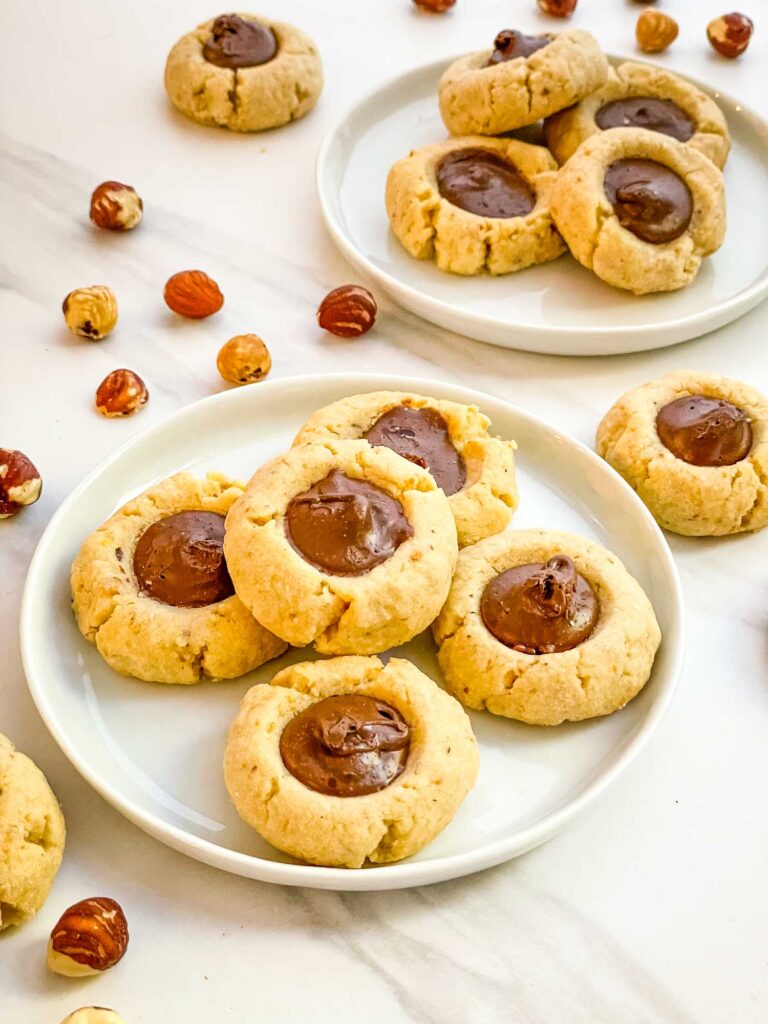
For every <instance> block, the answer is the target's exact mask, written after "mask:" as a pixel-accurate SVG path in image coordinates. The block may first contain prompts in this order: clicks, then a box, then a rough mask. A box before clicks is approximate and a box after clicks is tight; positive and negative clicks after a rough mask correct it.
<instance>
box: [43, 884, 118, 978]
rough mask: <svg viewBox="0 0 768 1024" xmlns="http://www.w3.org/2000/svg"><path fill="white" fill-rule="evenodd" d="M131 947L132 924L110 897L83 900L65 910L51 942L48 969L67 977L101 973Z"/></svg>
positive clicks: (116, 961) (112, 965)
mask: <svg viewBox="0 0 768 1024" xmlns="http://www.w3.org/2000/svg"><path fill="white" fill-rule="evenodd" d="M127 948H128V922H127V921H126V919H125V914H124V913H123V909H122V907H121V906H120V904H119V903H118V902H117V901H116V900H113V899H110V898H109V897H108V896H94V897H92V898H91V899H87V900H80V902H79V903H75V904H73V905H72V906H71V907H69V909H68V910H65V911H64V913H63V914H62V915H61V917H60V918H59V920H58V921H57V922H56V924H55V926H54V928H53V931H52V932H51V937H50V939H49V940H48V967H49V968H50V969H51V970H52V971H54V972H55V973H56V974H63V975H64V976H65V977H67V978H83V977H86V976H88V975H92V974H101V973H103V972H104V971H108V970H109V968H110V967H114V966H115V964H116V963H118V961H120V960H122V958H123V957H124V956H125V951H126V949H127Z"/></svg>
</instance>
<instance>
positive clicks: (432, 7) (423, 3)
mask: <svg viewBox="0 0 768 1024" xmlns="http://www.w3.org/2000/svg"><path fill="white" fill-rule="evenodd" d="M413 2H414V4H415V5H416V6H417V7H418V8H419V10H422V11H427V12H428V13H429V14H445V12H446V11H448V10H450V9H451V7H453V5H454V4H455V3H456V0H413Z"/></svg>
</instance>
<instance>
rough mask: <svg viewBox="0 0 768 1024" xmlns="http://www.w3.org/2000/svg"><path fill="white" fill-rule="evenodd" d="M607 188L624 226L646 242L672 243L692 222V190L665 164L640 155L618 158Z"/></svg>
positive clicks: (608, 173)
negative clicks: (642, 157) (638, 156)
mask: <svg viewBox="0 0 768 1024" xmlns="http://www.w3.org/2000/svg"><path fill="white" fill-rule="evenodd" d="M603 187H604V189H605V194H606V196H607V197H608V201H609V202H610V203H611V205H612V206H613V209H614V212H615V213H616V216H617V217H618V218H619V223H620V224H621V226H622V227H624V228H626V229H627V231H631V232H632V234H633V235H636V236H637V237H638V238H641V239H642V240H643V241H644V242H651V243H652V244H653V245H661V244H662V243H664V242H672V241H674V239H675V238H679V237H680V235H682V234H683V233H684V231H685V230H686V228H687V227H688V225H689V224H690V223H691V217H692V216H693V198H692V196H691V193H690V190H689V188H688V186H687V185H686V183H685V182H684V181H683V179H682V178H681V177H680V176H679V175H677V174H675V172H674V171H673V170H671V169H670V168H669V167H667V166H666V165H665V164H660V163H657V162H656V161H655V160H645V159H641V158H636V157H628V158H626V159H622V160H614V162H613V163H612V164H610V165H609V166H608V168H607V170H606V172H605V178H604V181H603Z"/></svg>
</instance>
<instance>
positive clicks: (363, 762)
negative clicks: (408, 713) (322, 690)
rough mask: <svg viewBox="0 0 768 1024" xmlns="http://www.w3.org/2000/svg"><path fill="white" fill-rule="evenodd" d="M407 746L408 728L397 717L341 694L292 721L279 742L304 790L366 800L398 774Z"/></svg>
mask: <svg viewBox="0 0 768 1024" xmlns="http://www.w3.org/2000/svg"><path fill="white" fill-rule="evenodd" d="M409 743H410V728H409V727H408V723H407V722H406V721H405V719H404V718H403V716H402V715H401V714H400V712H399V711H397V710H396V709H395V708H393V707H391V706H390V705H389V704H385V703H384V701H383V700H377V699H376V698H375V697H369V696H367V695H365V694H357V693H344V694H339V695H337V696H334V697H326V698H325V700H320V701H318V702H317V703H316V704H311V705H310V706H309V707H308V708H307V709H306V710H305V711H302V712H301V714H298V715H296V717H295V718H292V719H291V721H290V722H289V723H288V724H287V725H286V727H285V729H284V730H283V734H282V736H281V737H280V756H281V757H282V759H283V764H284V765H285V767H286V768H287V769H288V771H289V772H290V773H291V775H293V776H294V777H295V778H297V779H298V780H299V782H302V783H303V784H304V785H305V786H307V787H308V788H309V789H314V790H315V791H316V792H318V793H324V794H325V795H326V796H365V795H366V794H367V793H376V792H377V791H378V790H380V789H384V788H385V787H386V786H388V785H389V784H390V782H393V781H394V780H395V779H396V778H397V777H398V775H400V774H401V773H402V771H403V769H404V768H405V762H406V761H407V759H408V746H409Z"/></svg>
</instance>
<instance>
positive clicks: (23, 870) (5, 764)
mask: <svg viewBox="0 0 768 1024" xmlns="http://www.w3.org/2000/svg"><path fill="white" fill-rule="evenodd" d="M65 836H66V829H65V826H64V815H63V814H62V813H61V808H60V807H59V803H58V800H57V799H56V797H55V796H54V794H53V792H52V790H51V787H50V786H49V785H48V781H47V779H46V778H45V776H44V775H43V773H42V772H41V771H40V769H39V768H38V767H37V765H36V764H35V763H34V762H33V761H32V760H30V758H28V757H27V756H26V755H25V754H22V753H21V752H20V751H18V750H16V748H15V747H14V745H13V744H12V743H11V741H10V740H9V739H7V738H6V737H5V736H3V735H2V734H0V931H2V930H3V929H4V928H10V927H11V925H18V924H22V923H23V922H24V921H27V920H29V918H31V917H34V916H35V914H36V913H37V912H38V910H40V908H41V907H42V905H43V904H44V903H45V901H46V899H47V897H48V893H49V891H50V888H51V885H52V884H53V880H54V878H55V877H56V873H57V872H58V870H59V866H60V864H61V859H62V857H63V855H64V840H65Z"/></svg>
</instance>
